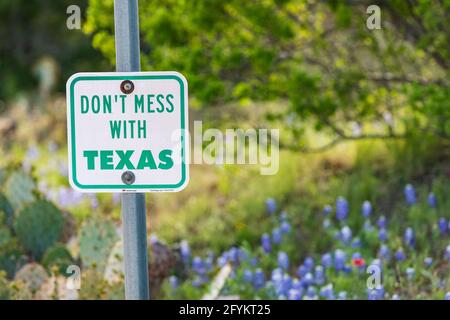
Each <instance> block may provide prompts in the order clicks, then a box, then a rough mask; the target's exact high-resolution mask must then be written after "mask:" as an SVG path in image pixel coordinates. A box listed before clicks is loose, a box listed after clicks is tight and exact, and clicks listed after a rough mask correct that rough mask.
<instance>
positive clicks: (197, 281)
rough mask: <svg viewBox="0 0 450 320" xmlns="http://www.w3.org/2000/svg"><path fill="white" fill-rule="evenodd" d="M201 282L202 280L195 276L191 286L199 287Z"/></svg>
mask: <svg viewBox="0 0 450 320" xmlns="http://www.w3.org/2000/svg"><path fill="white" fill-rule="evenodd" d="M202 284H203V280H202V279H201V278H200V277H199V276H196V277H195V278H194V279H193V280H192V286H193V287H195V288H198V287H200V286H201V285H202Z"/></svg>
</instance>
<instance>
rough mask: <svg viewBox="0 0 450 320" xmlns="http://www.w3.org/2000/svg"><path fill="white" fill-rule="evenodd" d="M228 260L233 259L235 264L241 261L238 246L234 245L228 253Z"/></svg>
mask: <svg viewBox="0 0 450 320" xmlns="http://www.w3.org/2000/svg"><path fill="white" fill-rule="evenodd" d="M227 255H228V261H231V262H232V263H233V264H238V263H239V249H238V248H236V247H232V248H231V249H230V250H229V251H228V253H227Z"/></svg>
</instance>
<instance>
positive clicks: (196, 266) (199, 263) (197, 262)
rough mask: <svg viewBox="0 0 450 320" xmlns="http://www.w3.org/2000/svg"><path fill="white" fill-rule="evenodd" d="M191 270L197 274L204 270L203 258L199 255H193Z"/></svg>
mask: <svg viewBox="0 0 450 320" xmlns="http://www.w3.org/2000/svg"><path fill="white" fill-rule="evenodd" d="M192 270H194V272H197V273H198V274H203V273H204V272H205V267H204V265H203V260H202V259H201V258H200V257H194V259H192Z"/></svg>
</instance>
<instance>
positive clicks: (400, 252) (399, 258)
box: [395, 249, 406, 261]
mask: <svg viewBox="0 0 450 320" xmlns="http://www.w3.org/2000/svg"><path fill="white" fill-rule="evenodd" d="M395 259H397V261H403V260H405V259H406V255H405V252H403V250H402V249H398V250H397V252H396V253H395Z"/></svg>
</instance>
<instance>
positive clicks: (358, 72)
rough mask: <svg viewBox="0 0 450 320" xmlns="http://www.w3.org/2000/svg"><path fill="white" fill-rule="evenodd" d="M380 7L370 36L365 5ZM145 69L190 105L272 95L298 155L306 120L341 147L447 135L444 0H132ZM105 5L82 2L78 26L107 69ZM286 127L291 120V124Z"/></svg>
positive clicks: (449, 5) (109, 15) (108, 17)
mask: <svg viewBox="0 0 450 320" xmlns="http://www.w3.org/2000/svg"><path fill="white" fill-rule="evenodd" d="M371 4H377V5H379V6H380V8H381V24H382V28H381V29H380V30H368V29H367V28H366V19H367V18H368V14H367V13H366V9H367V7H368V6H369V5H371ZM139 5H140V29H141V42H142V43H141V48H142V65H143V70H152V69H158V70H177V71H180V72H182V73H184V74H185V75H186V76H187V77H188V80H189V85H190V92H191V94H192V95H193V97H194V100H193V104H194V105H195V104H196V105H198V106H201V107H211V106H214V105H218V104H223V103H227V102H230V101H241V102H243V103H244V102H245V101H248V100H254V101H267V100H274V99H277V100H278V101H280V103H282V102H283V101H285V102H286V103H288V104H289V111H288V112H287V113H286V112H283V113H281V112H280V113H272V114H268V115H267V117H268V118H269V119H274V120H281V121H285V123H286V125H287V126H290V127H291V129H292V130H291V132H292V133H293V135H292V137H291V139H290V141H284V142H283V141H282V145H283V144H284V145H285V146H288V147H292V148H295V149H301V150H307V149H308V148H307V146H306V145H305V144H304V142H303V141H302V139H301V137H302V135H301V133H302V132H303V130H304V128H303V127H300V126H298V123H299V121H295V120H299V119H308V120H311V121H312V122H313V123H314V127H315V128H316V129H317V130H326V131H328V132H330V133H331V134H332V135H333V137H334V138H333V139H332V140H330V142H329V143H327V144H325V145H324V146H322V147H320V148H319V149H322V148H326V147H329V146H332V145H334V144H336V143H338V142H340V141H342V140H345V139H362V138H398V137H403V136H404V135H405V134H407V133H408V130H409V129H414V130H416V129H419V130H424V131H427V132H433V133H434V134H438V135H440V136H443V137H446V138H449V137H450V124H449V118H450V105H449V86H448V84H449V81H448V80H449V77H448V76H449V70H448V66H449V45H450V41H449V36H450V33H449V30H448V16H449V11H450V1H448V0H441V1H439V0H434V1H433V0H392V1H365V0H361V1H356V0H332V1H319V0H317V1H312V0H261V1H240V0H230V1H222V0H190V1H185V0H166V1H156V0H140V1H139ZM112 26H113V0H107V1H105V0H101V1H100V0H90V1H89V8H88V12H87V22H86V24H85V25H84V30H85V32H86V33H88V34H93V44H94V46H95V47H96V48H99V49H100V50H101V51H102V52H103V53H104V54H105V55H106V56H107V57H108V58H109V59H110V61H111V63H114V39H113V27H112ZM293 120H294V121H293Z"/></svg>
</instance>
